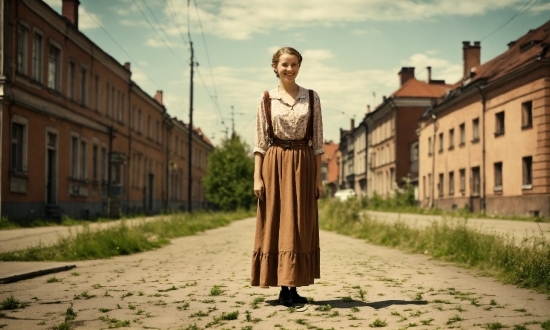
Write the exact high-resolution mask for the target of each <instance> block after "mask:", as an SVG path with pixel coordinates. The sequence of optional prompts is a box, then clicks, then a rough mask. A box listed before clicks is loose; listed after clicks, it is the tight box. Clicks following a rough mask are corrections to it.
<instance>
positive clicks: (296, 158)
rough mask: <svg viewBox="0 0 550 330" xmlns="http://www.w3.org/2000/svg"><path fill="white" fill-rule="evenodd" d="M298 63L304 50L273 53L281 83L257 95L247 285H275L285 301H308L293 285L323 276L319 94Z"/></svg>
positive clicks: (321, 132) (311, 282) (321, 135)
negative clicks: (301, 82) (302, 77)
mask: <svg viewBox="0 0 550 330" xmlns="http://www.w3.org/2000/svg"><path fill="white" fill-rule="evenodd" d="M301 64H302V55H300V53H299V52H298V51H297V50H295V49H294V48H291V47H283V48H281V49H279V50H278V51H277V52H276V53H275V54H274V55H273V58H272V61H271V66H272V67H273V70H274V71H275V75H276V76H277V78H279V86H278V87H277V88H274V89H272V90H270V91H269V94H265V93H264V94H262V96H261V97H260V98H259V99H258V109H257V114H256V137H255V140H254V164H255V166H254V194H255V195H256V196H257V197H258V199H259V200H258V212H257V218H256V233H255V241H254V252H253V255H252V277H251V284H252V285H253V286H260V287H270V286H280V287H281V291H280V294H279V302H280V303H281V304H283V305H285V306H291V305H292V304H293V303H306V302H307V298H305V297H302V296H300V295H299V294H298V292H297V291H296V287H299V286H305V285H310V284H313V283H314V279H315V278H320V264H319V259H320V255H319V223H318V212H317V199H318V198H321V197H322V196H323V184H322V182H321V154H323V152H324V151H323V121H322V118H321V103H320V100H319V96H318V95H317V93H315V92H313V91H308V90H307V89H305V88H303V87H300V86H298V85H297V84H296V77H297V76H298V73H299V72H300V66H301ZM266 93H267V92H266Z"/></svg>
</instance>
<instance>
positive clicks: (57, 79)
mask: <svg viewBox="0 0 550 330" xmlns="http://www.w3.org/2000/svg"><path fill="white" fill-rule="evenodd" d="M52 50H55V55H56V56H57V58H56V59H55V62H54V61H52V57H51V56H52ZM62 59H63V53H62V48H61V46H60V45H59V44H58V43H57V42H55V41H53V40H51V39H50V41H49V44H48V88H49V89H50V90H52V91H55V92H57V93H60V92H61V82H62V81H61V63H63V62H62ZM52 63H54V64H55V67H54V72H53V77H52V76H51V75H52Z"/></svg>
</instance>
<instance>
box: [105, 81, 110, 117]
mask: <svg viewBox="0 0 550 330" xmlns="http://www.w3.org/2000/svg"><path fill="white" fill-rule="evenodd" d="M110 91H111V88H110V86H109V83H106V88H105V117H109V115H110V114H109V104H111V103H110V102H109V99H110V95H109V92H110Z"/></svg>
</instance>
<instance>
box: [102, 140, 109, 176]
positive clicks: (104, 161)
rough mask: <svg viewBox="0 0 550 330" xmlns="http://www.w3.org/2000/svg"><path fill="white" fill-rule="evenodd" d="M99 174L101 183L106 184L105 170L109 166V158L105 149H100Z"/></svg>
mask: <svg viewBox="0 0 550 330" xmlns="http://www.w3.org/2000/svg"><path fill="white" fill-rule="evenodd" d="M101 161H102V164H101V167H102V168H101V174H102V175H103V182H107V178H108V174H107V168H108V166H109V158H108V154H107V148H106V147H101Z"/></svg>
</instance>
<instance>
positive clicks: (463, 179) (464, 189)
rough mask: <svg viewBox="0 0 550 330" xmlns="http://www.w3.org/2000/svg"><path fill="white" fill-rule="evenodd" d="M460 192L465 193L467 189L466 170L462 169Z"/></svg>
mask: <svg viewBox="0 0 550 330" xmlns="http://www.w3.org/2000/svg"><path fill="white" fill-rule="evenodd" d="M459 172H460V192H461V193H463V194H464V192H465V191H466V170H465V169H461V170H460V171H459Z"/></svg>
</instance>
